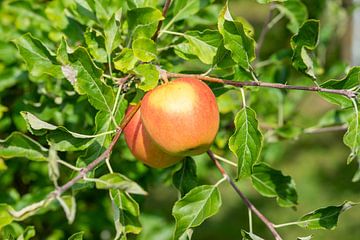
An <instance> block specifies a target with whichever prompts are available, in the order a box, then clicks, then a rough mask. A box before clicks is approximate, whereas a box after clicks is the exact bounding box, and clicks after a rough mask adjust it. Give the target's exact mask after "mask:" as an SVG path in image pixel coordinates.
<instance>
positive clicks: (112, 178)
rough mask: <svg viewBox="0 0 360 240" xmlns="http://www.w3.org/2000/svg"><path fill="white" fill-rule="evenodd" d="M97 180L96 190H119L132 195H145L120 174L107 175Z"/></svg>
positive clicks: (133, 183)
mask: <svg viewBox="0 0 360 240" xmlns="http://www.w3.org/2000/svg"><path fill="white" fill-rule="evenodd" d="M99 180H100V181H98V182H96V188H98V189H119V190H121V191H125V192H128V193H133V194H140V195H146V194H147V193H146V192H145V191H144V189H142V187H140V186H139V185H138V184H137V183H136V182H134V181H132V180H130V179H128V178H127V177H125V176H124V175H122V174H120V173H109V174H106V175H103V176H101V177H100V178H99Z"/></svg>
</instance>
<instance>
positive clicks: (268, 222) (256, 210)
mask: <svg viewBox="0 0 360 240" xmlns="http://www.w3.org/2000/svg"><path fill="white" fill-rule="evenodd" d="M207 154H208V155H209V157H210V158H211V160H212V161H213V162H214V163H215V165H216V167H217V169H218V170H219V171H220V173H221V175H222V176H223V177H224V178H226V180H227V181H228V182H229V183H230V185H231V187H232V188H233V189H234V190H235V191H236V193H237V194H238V195H239V196H240V198H241V199H242V200H243V202H244V203H245V205H246V206H247V208H248V209H250V210H251V211H252V212H253V213H254V214H255V215H256V216H258V217H259V218H260V220H261V221H262V222H263V223H264V224H265V225H266V227H267V228H268V229H269V230H270V232H271V233H272V235H273V236H274V238H275V239H276V240H282V238H281V236H280V235H279V233H278V232H277V231H276V229H275V228H274V224H273V223H272V222H270V221H269V220H268V219H267V218H266V217H265V216H264V215H263V214H262V213H261V212H260V211H259V210H258V209H257V208H256V207H255V206H254V205H253V204H252V203H251V202H250V200H249V199H248V198H247V197H246V196H245V195H244V194H243V193H242V192H241V191H240V189H239V188H238V187H237V186H236V184H235V182H234V181H233V180H232V179H231V178H230V177H229V175H228V174H227V173H226V171H225V169H224V168H223V167H222V166H221V164H220V163H219V162H218V160H216V157H215V156H214V153H213V152H212V151H210V150H208V151H207Z"/></svg>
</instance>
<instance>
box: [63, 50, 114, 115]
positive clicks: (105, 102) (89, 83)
mask: <svg viewBox="0 0 360 240" xmlns="http://www.w3.org/2000/svg"><path fill="white" fill-rule="evenodd" d="M69 59H70V61H71V62H72V64H71V67H73V68H74V69H75V70H76V71H77V76H76V81H75V83H74V86H75V90H76V91H77V92H78V93H79V94H81V95H86V96H87V97H88V99H89V102H90V104H91V105H93V106H94V107H95V108H96V109H98V110H101V111H105V112H112V108H113V104H114V100H115V97H114V92H113V90H112V89H111V87H109V86H107V85H106V84H105V83H104V82H103V81H102V80H101V77H102V74H103V72H102V70H101V69H99V68H98V67H96V66H95V64H94V62H93V61H92V60H91V58H90V56H89V54H88V52H87V51H86V49H85V48H83V47H79V48H77V49H76V50H75V51H74V53H72V54H71V55H69Z"/></svg>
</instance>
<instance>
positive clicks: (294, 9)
mask: <svg viewBox="0 0 360 240" xmlns="http://www.w3.org/2000/svg"><path fill="white" fill-rule="evenodd" d="M283 2H284V3H283V4H275V7H276V8H277V9H278V10H279V11H280V14H283V15H285V16H286V17H287V18H288V19H289V23H288V25H287V28H288V29H289V30H290V31H291V32H292V33H297V32H298V30H299V28H300V26H301V25H302V24H303V22H305V21H306V19H307V18H308V12H307V9H306V6H305V5H304V4H303V3H302V2H301V1H300V0H291V1H283Z"/></svg>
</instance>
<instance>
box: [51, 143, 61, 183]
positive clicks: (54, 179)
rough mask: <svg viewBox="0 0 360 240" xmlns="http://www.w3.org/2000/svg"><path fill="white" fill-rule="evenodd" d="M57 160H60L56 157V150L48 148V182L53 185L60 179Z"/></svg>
mask: <svg viewBox="0 0 360 240" xmlns="http://www.w3.org/2000/svg"><path fill="white" fill-rule="evenodd" d="M59 159H60V158H59V156H58V155H57V152H56V150H55V149H54V148H53V147H51V146H50V148H49V157H48V172H49V178H50V180H51V181H52V182H54V183H56V182H57V180H58V179H59V177H60V170H59V164H58V161H59Z"/></svg>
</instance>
